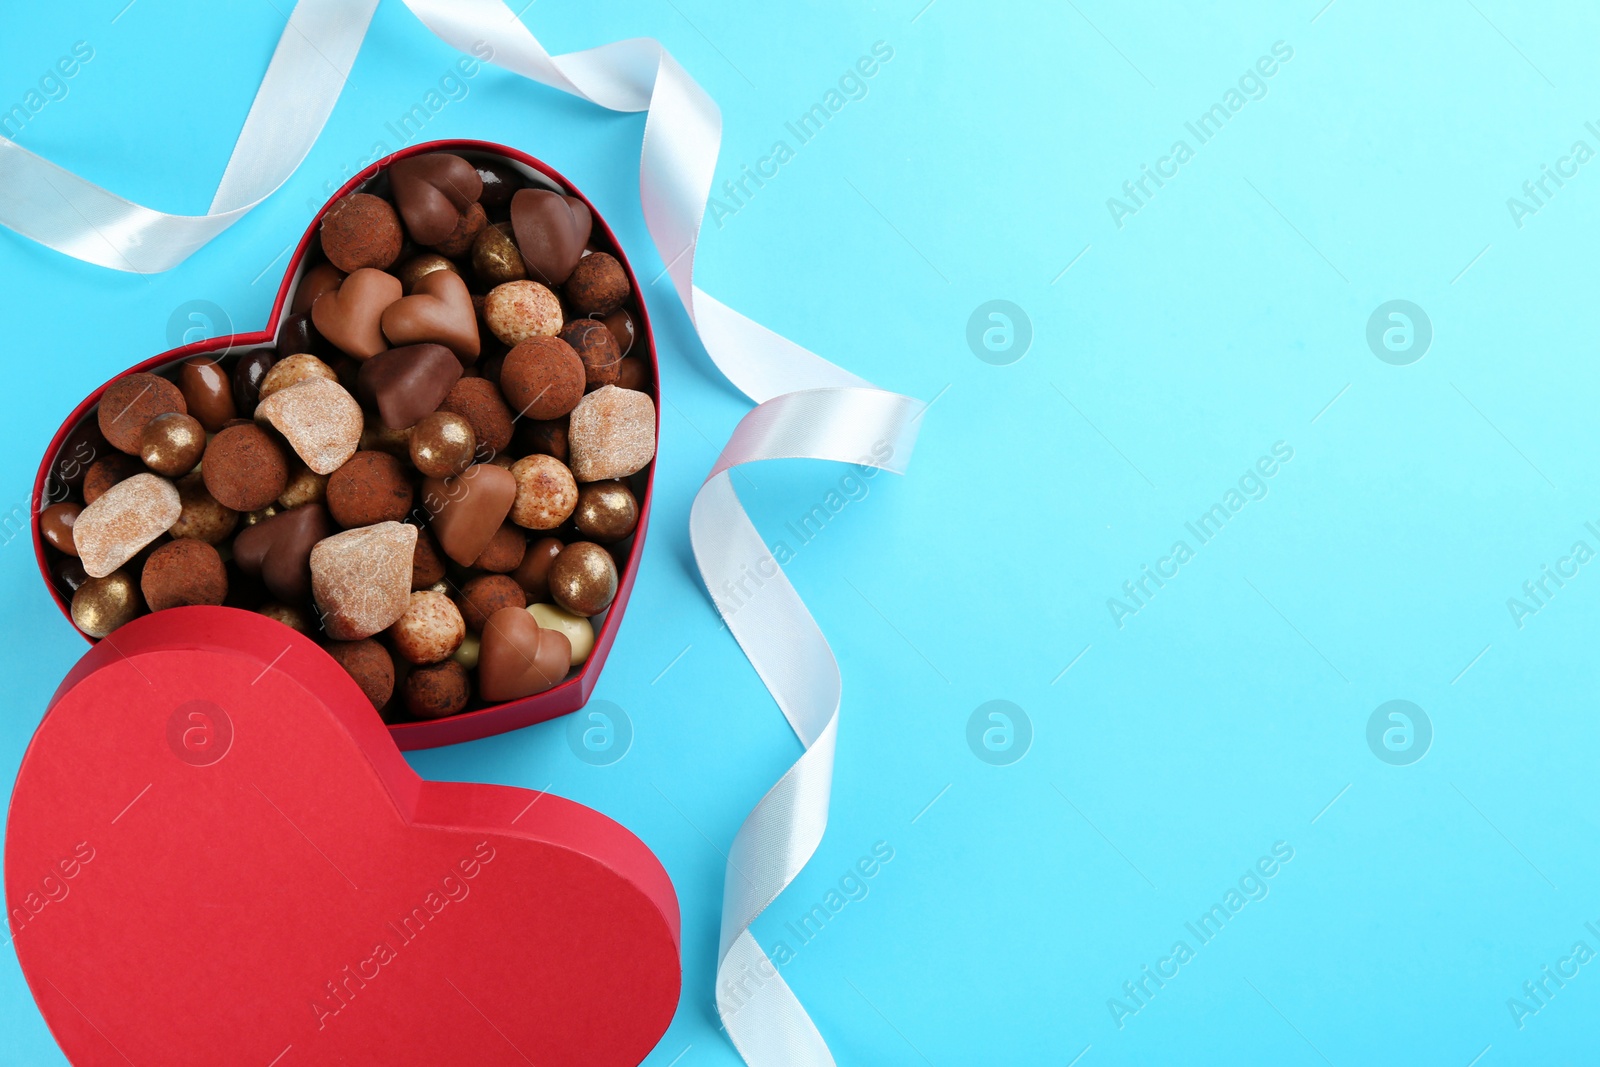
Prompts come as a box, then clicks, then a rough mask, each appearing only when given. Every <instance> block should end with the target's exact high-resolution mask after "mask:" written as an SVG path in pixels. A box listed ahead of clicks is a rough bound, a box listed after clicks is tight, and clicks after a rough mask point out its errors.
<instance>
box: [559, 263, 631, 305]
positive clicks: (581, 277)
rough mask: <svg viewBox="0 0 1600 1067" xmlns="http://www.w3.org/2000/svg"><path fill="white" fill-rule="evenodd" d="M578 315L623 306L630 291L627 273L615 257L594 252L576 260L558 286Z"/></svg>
mask: <svg viewBox="0 0 1600 1067" xmlns="http://www.w3.org/2000/svg"><path fill="white" fill-rule="evenodd" d="M561 291H562V292H563V293H565V294H566V296H567V299H568V300H570V301H572V306H573V307H575V308H577V309H578V313H579V314H581V315H594V316H597V317H598V316H601V315H609V314H611V313H612V312H613V311H615V310H617V308H619V307H621V306H622V302H623V301H624V300H626V299H628V293H629V292H630V291H631V290H630V287H629V285H628V272H627V271H625V270H623V269H622V264H621V263H618V262H617V260H616V257H615V256H610V255H607V254H606V253H604V252H594V253H591V254H590V255H587V256H584V257H583V258H582V259H580V260H578V265H577V266H576V267H573V268H572V275H571V276H570V277H569V278H567V281H566V284H565V285H563V286H562V287H561Z"/></svg>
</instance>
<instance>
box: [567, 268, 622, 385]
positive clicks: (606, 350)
mask: <svg viewBox="0 0 1600 1067" xmlns="http://www.w3.org/2000/svg"><path fill="white" fill-rule="evenodd" d="M589 258H590V259H593V258H594V257H593V256H590V257H589ZM561 339H562V340H563V341H565V342H567V344H569V345H571V346H572V350H573V351H574V352H576V353H578V358H579V359H581V360H583V378H584V386H585V388H588V389H598V388H600V387H601V386H602V385H615V384H617V374H618V373H619V372H620V371H621V369H622V351H621V349H619V348H618V347H617V339H616V338H615V337H613V336H612V335H611V331H610V330H608V329H606V325H605V323H603V322H601V321H599V320H598V319H573V320H572V321H571V322H569V323H567V324H566V325H565V326H563V327H562V328H561Z"/></svg>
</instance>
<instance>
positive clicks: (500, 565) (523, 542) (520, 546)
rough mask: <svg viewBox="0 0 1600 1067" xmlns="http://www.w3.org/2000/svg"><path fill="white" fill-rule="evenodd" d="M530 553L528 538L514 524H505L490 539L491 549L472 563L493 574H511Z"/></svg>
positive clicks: (478, 568)
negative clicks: (524, 556)
mask: <svg viewBox="0 0 1600 1067" xmlns="http://www.w3.org/2000/svg"><path fill="white" fill-rule="evenodd" d="M527 551H528V538H527V537H526V536H525V535H524V534H523V532H522V531H521V530H519V529H518V528H517V527H516V526H515V525H513V524H512V523H509V522H508V523H505V524H503V525H502V526H501V527H500V529H498V530H496V531H495V532H494V536H493V537H491V538H490V539H489V547H488V548H486V549H484V550H483V554H482V555H480V556H479V557H478V558H477V559H475V560H473V561H472V566H473V567H474V568H476V569H477V570H480V571H489V572H490V573H491V574H509V573H510V572H512V571H514V570H516V569H517V565H518V564H520V563H521V562H522V557H523V554H524V553H526V552H527Z"/></svg>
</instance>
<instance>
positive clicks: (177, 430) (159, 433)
mask: <svg viewBox="0 0 1600 1067" xmlns="http://www.w3.org/2000/svg"><path fill="white" fill-rule="evenodd" d="M205 450H206V428H205V427H204V426H201V425H200V420H199V419H197V418H194V417H193V416H191V415H185V414H184V413H183V412H181V411H168V412H164V413H162V414H160V415H157V416H156V417H155V418H153V419H151V420H150V421H149V422H147V423H145V426H144V431H143V433H141V434H140V435H139V458H140V459H142V460H144V465H145V466H146V467H149V468H150V469H151V470H153V471H155V472H156V473H157V474H164V475H166V476H167V477H168V478H181V477H183V476H184V475H185V474H188V473H189V472H190V471H192V470H194V468H195V466H196V465H197V464H198V463H199V462H200V457H201V456H202V455H204V454H205Z"/></svg>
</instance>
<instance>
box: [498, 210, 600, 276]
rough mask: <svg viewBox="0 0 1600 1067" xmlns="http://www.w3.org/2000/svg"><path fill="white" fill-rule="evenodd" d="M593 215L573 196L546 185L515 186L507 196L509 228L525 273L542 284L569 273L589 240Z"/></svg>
mask: <svg viewBox="0 0 1600 1067" xmlns="http://www.w3.org/2000/svg"><path fill="white" fill-rule="evenodd" d="M593 225H594V219H593V218H592V217H591V216H590V214H589V207H588V205H587V204H585V203H584V202H583V201H582V200H579V199H578V198H577V197H574V196H563V195H561V194H560V193H553V192H550V191H549V190H547V189H519V190H518V191H517V192H516V194H515V195H514V196H512V198H511V228H512V232H513V233H515V234H516V238H517V250H518V251H520V252H521V253H522V259H523V262H525V263H526V264H527V265H528V274H529V275H530V276H531V277H533V278H537V279H538V280H539V281H541V282H543V283H544V284H546V285H560V284H561V283H562V282H564V281H566V280H567V276H568V275H570V274H571V273H572V268H574V267H576V266H577V265H578V260H579V258H580V257H582V255H583V249H584V246H585V245H587V244H588V243H589V232H590V230H591V229H592V228H593Z"/></svg>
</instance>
